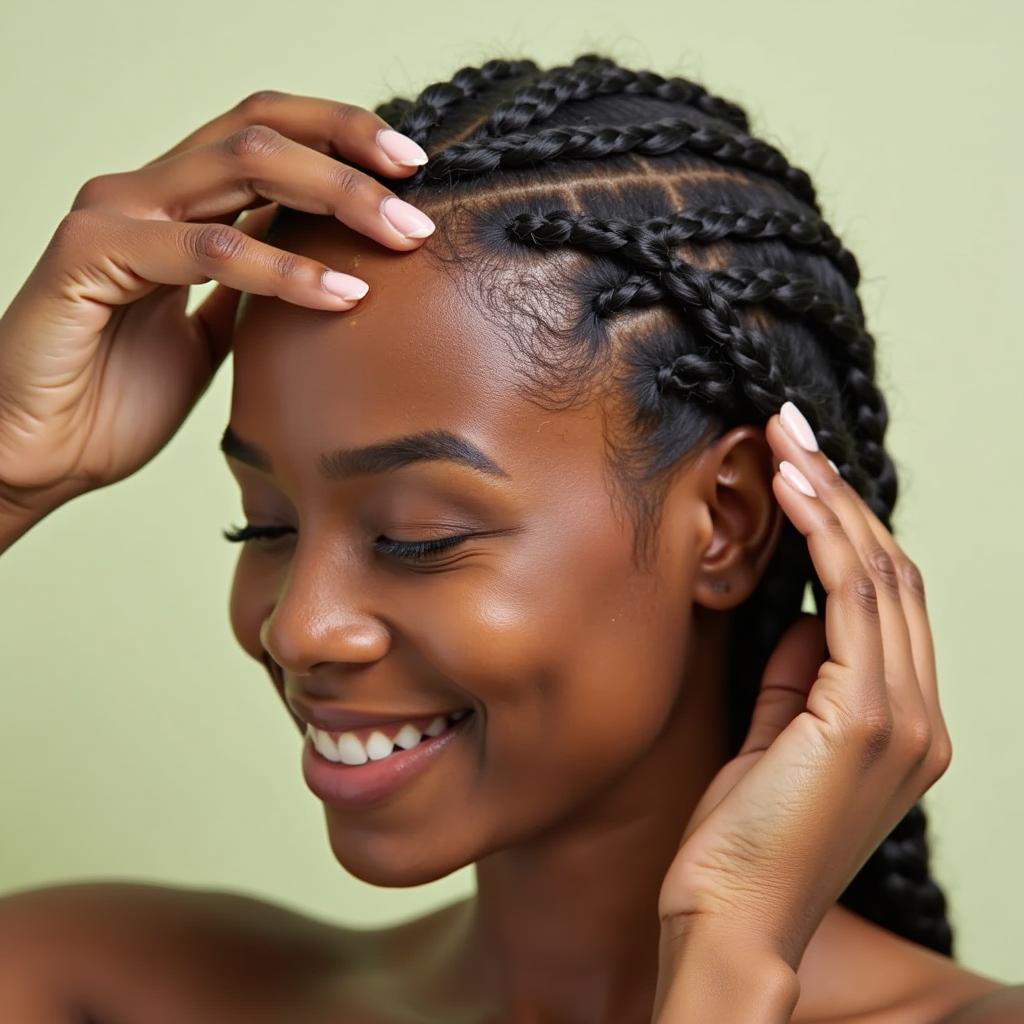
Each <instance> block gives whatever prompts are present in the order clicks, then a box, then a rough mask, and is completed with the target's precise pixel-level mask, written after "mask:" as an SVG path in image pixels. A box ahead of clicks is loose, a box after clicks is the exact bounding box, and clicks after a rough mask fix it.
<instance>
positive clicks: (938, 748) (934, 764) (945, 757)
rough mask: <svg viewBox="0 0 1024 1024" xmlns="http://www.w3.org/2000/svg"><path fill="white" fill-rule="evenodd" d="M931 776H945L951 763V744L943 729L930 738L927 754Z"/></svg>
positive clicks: (947, 734)
mask: <svg viewBox="0 0 1024 1024" xmlns="http://www.w3.org/2000/svg"><path fill="white" fill-rule="evenodd" d="M928 760H929V763H930V771H931V774H932V775H933V776H934V777H935V778H936V779H938V778H941V777H942V776H943V775H945V773H946V771H947V769H948V768H949V766H950V764H951V763H952V761H953V743H952V741H951V740H950V738H949V733H948V732H947V731H946V730H945V729H944V728H943V729H940V730H939V731H938V733H937V734H936V735H935V736H933V738H932V746H931V750H930V751H929V752H928Z"/></svg>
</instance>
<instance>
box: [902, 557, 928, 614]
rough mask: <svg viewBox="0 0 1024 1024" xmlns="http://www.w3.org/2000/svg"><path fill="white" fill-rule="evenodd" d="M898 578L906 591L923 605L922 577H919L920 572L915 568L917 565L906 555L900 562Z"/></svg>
mask: <svg viewBox="0 0 1024 1024" xmlns="http://www.w3.org/2000/svg"><path fill="white" fill-rule="evenodd" d="M900 576H901V577H902V579H903V582H904V583H905V584H906V586H907V589H908V590H909V591H910V592H911V593H912V594H913V595H914V596H915V597H917V598H918V599H919V600H920V601H921V602H922V603H923V602H924V577H923V576H922V575H921V570H920V569H919V568H918V567H917V564H916V563H915V562H913V561H911V559H910V558H908V557H907V556H906V555H904V556H903V558H902V559H901V560H900Z"/></svg>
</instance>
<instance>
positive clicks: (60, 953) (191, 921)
mask: <svg viewBox="0 0 1024 1024" xmlns="http://www.w3.org/2000/svg"><path fill="white" fill-rule="evenodd" d="M347 936H348V931H347V930H346V929H344V928H340V927H335V926H332V925H329V924H326V923H324V922H320V921H315V920H313V919H311V918H308V917H305V916H303V915H302V914H299V913H297V912H295V911H291V910H288V909H287V908H285V907H281V906H275V905H273V904H270V903H265V902H263V901H261V900H258V899H255V898H252V897H249V896H246V895H243V894H240V893H234V892H227V891H222V890H211V889H188V888H183V887H176V886H168V885H152V884H147V883H141V882H73V883H67V884H63V885H53V886H46V887H41V888H33V889H26V890H21V891H18V892H14V893H9V894H7V895H5V896H3V897H0V1003H6V1004H8V1005H10V1000H12V999H16V1000H21V1002H18V1003H16V1004H15V1005H19V1006H20V1005H22V1003H24V1005H25V1006H26V1007H27V1006H32V1007H35V1006H36V1005H37V1004H39V1005H42V1004H43V1003H45V1002H46V1000H48V999H49V1000H55V999H57V998H58V997H59V998H61V999H64V1000H65V1001H66V1002H65V1004H64V1005H63V1007H60V1008H62V1009H64V1010H65V1012H66V1011H67V1009H68V1007H69V1005H74V1001H75V1000H76V999H78V1000H80V1001H81V1002H83V1003H85V1004H89V1003H90V1001H92V1002H96V1003H97V1004H99V1005H102V1006H109V1007H110V1008H111V1009H115V1008H116V1009H118V1012H120V1013H122V1014H126V1013H127V1014H131V1013H135V1014H138V1013H139V1012H140V1011H141V1010H142V1009H143V1008H144V1007H146V1006H149V1005H151V1004H152V1003H153V1002H154V1001H155V1000H156V999H157V998H158V997H159V998H161V999H163V998H170V999H172V1000H174V1001H175V1002H177V1001H178V1000H179V999H180V998H181V997H180V996H177V995H175V993H176V992H180V991H182V990H187V991H188V992H190V993H204V992H205V993H209V994H210V996H211V998H213V997H215V996H216V994H217V993H222V992H226V991H230V990H234V989H235V988H236V986H235V980H236V978H237V981H238V983H239V985H240V986H242V987H243V988H244V985H242V983H243V981H244V982H245V984H248V985H249V986H250V987H251V985H252V979H253V978H254V977H256V978H260V977H261V975H260V973H259V972H260V971H263V975H262V978H263V980H265V981H266V983H267V985H268V986H274V985H280V983H282V982H285V981H289V980H291V981H299V982H302V983H303V984H307V983H308V982H309V981H310V980H312V978H313V977H314V975H315V976H316V977H317V978H323V977H326V976H328V975H330V974H332V973H333V972H335V971H337V970H339V969H342V968H343V966H344V964H345V963H346V948H347ZM155 965H158V966H155ZM285 987H287V986H285ZM57 1009H58V1007H54V1008H53V1009H52V1010H51V1013H53V1012H56V1010H57ZM197 1016H198V1015H197ZM22 1019H24V1020H25V1021H26V1022H27V1021H31V1020H47V1019H51V1018H50V1017H46V1016H40V1015H39V1013H38V1012H36V1013H35V1016H30V1015H29V1012H28V1011H26V1012H25V1013H24V1015H23V1018H22Z"/></svg>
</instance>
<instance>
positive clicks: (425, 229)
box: [380, 196, 435, 238]
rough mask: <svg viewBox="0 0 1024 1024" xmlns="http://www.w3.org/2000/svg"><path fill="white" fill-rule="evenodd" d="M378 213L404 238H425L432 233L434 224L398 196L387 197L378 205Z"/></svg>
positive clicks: (420, 211) (421, 212)
mask: <svg viewBox="0 0 1024 1024" xmlns="http://www.w3.org/2000/svg"><path fill="white" fill-rule="evenodd" d="M380 212H381V213H383V214H384V216H385V218H386V219H387V220H388V222H389V223H390V224H391V226H392V227H393V228H394V229H395V230H396V231H398V232H400V233H401V234H403V235H405V237H406V238H426V237H427V235H430V234H433V232H434V227H435V224H434V222H433V221H432V220H431V219H430V218H429V217H428V216H427V215H426V214H425V213H424V212H423V211H422V210H417V209H416V207H415V206H413V205H412V204H410V203H407V202H406V201H405V200H404V199H399V198H398V196H388V197H387V199H385V200H384V202H382V203H381V204H380Z"/></svg>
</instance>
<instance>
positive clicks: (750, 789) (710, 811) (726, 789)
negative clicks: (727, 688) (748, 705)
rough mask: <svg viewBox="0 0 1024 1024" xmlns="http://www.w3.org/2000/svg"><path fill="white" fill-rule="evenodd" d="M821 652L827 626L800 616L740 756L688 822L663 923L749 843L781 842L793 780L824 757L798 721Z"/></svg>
mask: <svg viewBox="0 0 1024 1024" xmlns="http://www.w3.org/2000/svg"><path fill="white" fill-rule="evenodd" d="M824 645H825V627H824V624H823V623H822V622H821V621H820V620H819V619H817V618H816V617H815V616H811V615H802V616H801V617H800V618H799V619H798V620H797V621H796V623H794V625H793V626H791V627H790V629H789V631H788V632H787V633H786V634H785V636H784V637H783V638H782V641H781V643H780V644H779V646H778V647H777V648H776V650H775V651H774V652H773V655H772V657H771V659H769V662H768V665H767V666H766V668H765V673H764V680H763V681H762V685H761V690H760V693H759V696H758V701H757V705H756V707H755V710H754V714H753V716H752V719H751V726H750V730H749V731H748V734H747V737H746V740H745V742H744V744H743V747H742V748H741V750H740V752H739V753H738V754H737V755H736V756H735V757H733V758H732V759H731V760H729V761H727V762H726V763H725V764H724V765H723V766H722V767H721V768H720V769H719V770H718V772H717V773H716V774H715V776H714V778H713V779H712V780H711V783H710V784H709V785H708V787H707V789H706V790H705V791H704V793H703V795H702V796H701V799H700V801H699V802H698V803H697V805H696V807H695V808H694V810H693V813H692V814H691V816H690V819H689V821H688V822H687V825H686V828H685V830H684V832H683V835H682V838H681V840H680V843H679V849H678V852H677V854H676V857H675V858H674V860H673V862H672V864H671V865H670V867H669V870H668V872H667V874H666V876H665V880H664V882H663V884H662V889H661V896H660V900H659V910H660V913H661V914H662V916H663V917H667V916H671V915H680V914H686V913H688V912H690V911H692V910H693V909H695V908H693V907H692V906H690V903H691V901H692V895H693V893H694V892H696V891H702V890H703V889H705V888H707V886H706V885H705V884H704V882H705V877H706V876H707V875H709V874H710V873H712V872H715V871H717V870H719V869H720V868H721V867H722V866H723V865H725V864H728V863H730V862H731V861H735V860H737V859H738V858H742V856H743V846H744V844H745V843H747V842H749V837H752V836H758V837H760V842H762V843H764V844H765V845H766V846H767V845H768V844H770V843H771V840H772V837H773V835H774V836H777V837H779V838H780V841H781V836H782V834H783V832H784V831H785V829H786V826H787V824H788V822H787V817H786V812H787V809H788V808H791V807H792V805H793V802H794V799H793V794H794V792H797V791H798V789H797V788H796V787H795V786H794V778H795V777H802V775H803V773H804V772H806V770H807V768H808V765H809V759H813V758H815V757H817V756H819V754H820V753H821V752H822V751H823V748H824V747H825V744H826V741H825V738H824V736H822V735H820V734H817V724H816V719H815V717H814V716H812V715H809V714H802V713H801V712H802V709H803V707H804V705H805V704H806V701H807V698H808V696H809V694H810V692H811V690H812V689H813V686H814V683H816V682H817V679H818V672H819V669H820V668H821V659H822V654H823V652H824Z"/></svg>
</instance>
